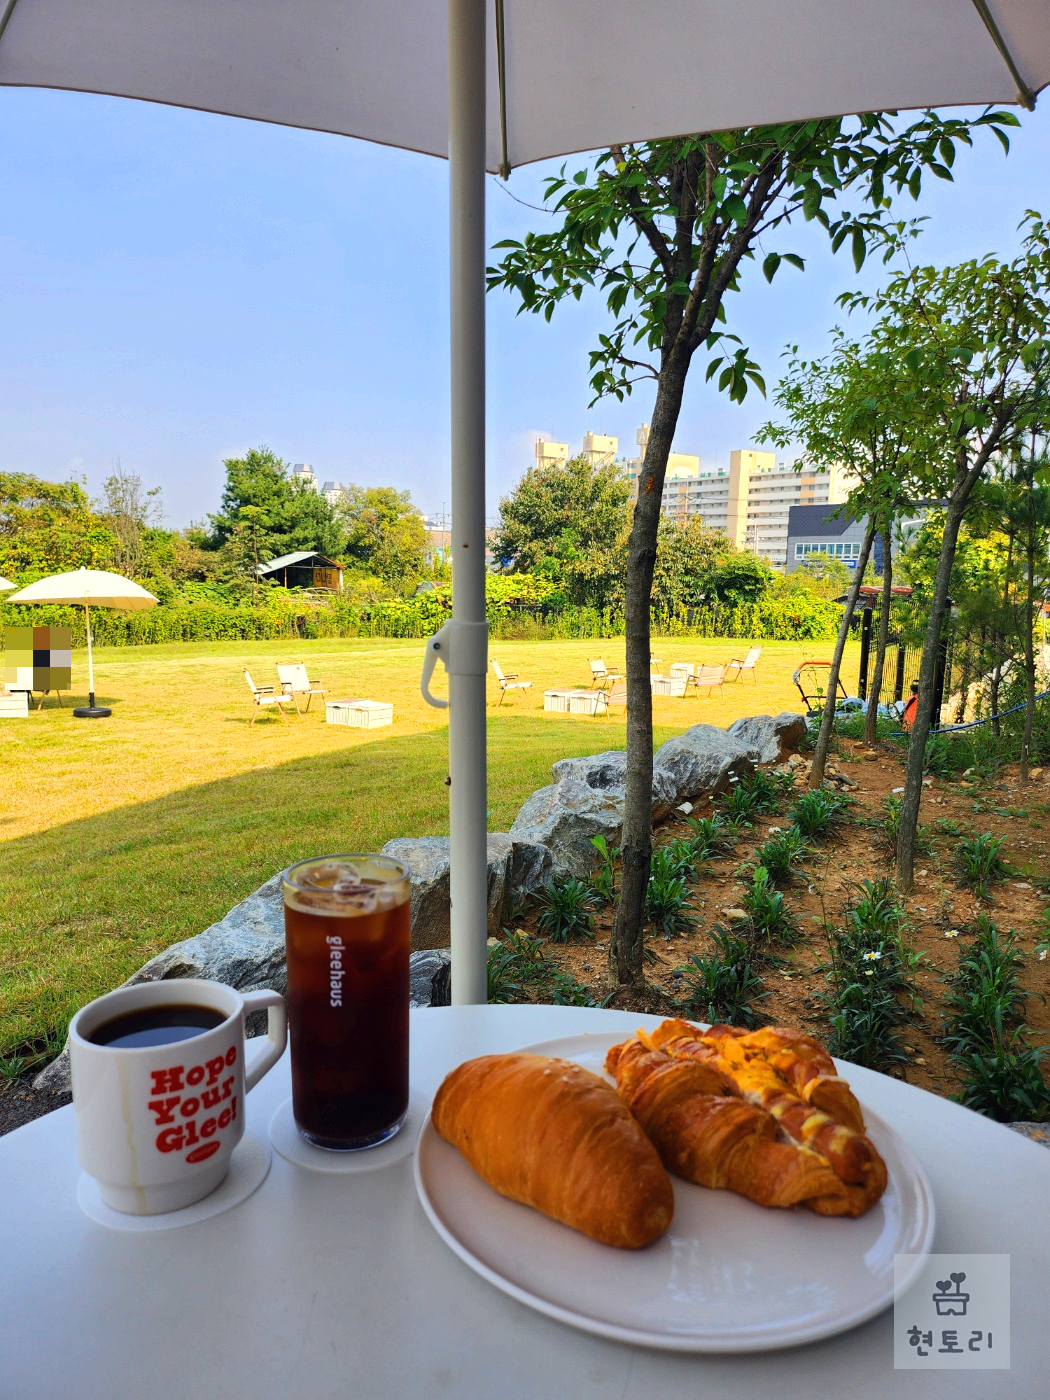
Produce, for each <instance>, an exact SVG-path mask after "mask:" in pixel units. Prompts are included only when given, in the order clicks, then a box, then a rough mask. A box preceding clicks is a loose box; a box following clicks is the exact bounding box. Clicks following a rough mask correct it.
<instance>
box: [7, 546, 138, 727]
mask: <svg viewBox="0 0 1050 1400" xmlns="http://www.w3.org/2000/svg"><path fill="white" fill-rule="evenodd" d="M7 601H8V602H9V603H74V604H76V605H77V607H82V608H83V609H84V620H85V622H86V624H87V653H88V696H89V699H88V703H87V704H86V705H81V706H79V707H78V708H77V709H75V710H74V711H73V713H74V714H75V715H76V717H77V718H78V719H106V718H108V716H109V715H111V714H112V713H113V711H112V710H110V709H107V708H106V706H105V705H96V704H95V663H94V661H93V659H92V656H91V609H92V608H121V609H123V610H124V611H125V612H140V611H141V610H142V609H143V608H153V607H156V605H157V600H156V598H154V596H153V594H152V593H147V592H146V590H145V589H144V588H141V587H140V586H139V585H138V584H137V583H133V582H132V580H131V579H129V578H125V577H124V576H123V574H111V573H107V572H106V570H105V569H74V570H73V571H72V572H71V573H68V574H52V575H51V577H50V578H40V579H37V581H36V583H30V584H27V585H26V587H25V588H22V589H19V591H18V592H17V593H12V594H11V596H10V598H8V600H7Z"/></svg>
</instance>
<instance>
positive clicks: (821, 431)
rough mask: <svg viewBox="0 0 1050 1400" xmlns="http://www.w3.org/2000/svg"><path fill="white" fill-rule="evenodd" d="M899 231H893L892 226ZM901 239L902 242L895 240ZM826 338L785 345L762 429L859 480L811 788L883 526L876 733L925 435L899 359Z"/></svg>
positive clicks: (821, 764) (920, 409)
mask: <svg viewBox="0 0 1050 1400" xmlns="http://www.w3.org/2000/svg"><path fill="white" fill-rule="evenodd" d="M903 232H904V230H903V229H899V230H898V234H903ZM897 246H900V245H899V243H893V244H891V247H897ZM832 342H833V348H832V351H831V353H830V354H829V355H827V356H826V357H824V358H823V359H819V360H804V359H800V358H799V356H798V353H797V350H795V349H794V348H793V349H792V350H791V351H790V352H789V355H790V358H789V364H788V372H787V374H786V375H785V376H784V378H783V379H782V380H781V381H780V384H779V385H778V386H777V389H776V393H775V395H774V400H775V402H776V404H777V405H778V407H779V408H780V409H781V410H782V411H783V413H784V415H785V417H784V421H783V422H782V423H768V424H766V426H765V427H764V428H763V429H762V430H761V433H760V436H761V437H763V438H765V439H766V440H768V441H771V442H773V443H774V444H776V445H777V446H778V447H786V446H788V445H789V444H790V443H791V442H799V443H801V445H802V448H803V461H804V463H805V465H807V466H809V467H811V468H813V467H816V468H817V469H818V470H821V469H822V470H825V471H827V470H830V469H831V468H832V467H845V468H846V469H847V470H848V471H849V473H850V475H851V476H852V477H853V479H854V480H855V481H856V482H857V485H856V486H855V487H854V489H853V490H852V491H851V492H850V495H849V500H848V504H847V505H845V506H841V507H839V510H840V511H842V512H846V513H848V514H850V515H852V516H854V517H855V518H858V519H860V518H863V519H864V521H865V528H864V536H863V539H862V541H861V546H860V555H859V557H858V559H857V564H856V567H855V568H854V570H853V571H852V576H851V578H850V579H849V581H848V584H847V587H846V603H845V607H844V609H843V614H842V620H841V622H840V624H839V629H838V635H837V636H836V638H835V647H834V650H833V652H832V658H831V670H830V672H829V673H828V682H827V698H826V700H825V703H824V710H823V713H822V714H821V719H820V729H819V731H818V734H817V740H816V743H815V745H814V750H813V765H812V769H811V772H810V786H811V787H820V786H821V784H822V783H823V781H824V768H825V765H826V763H827V758H828V750H829V748H830V745H831V738H832V732H833V727H834V719H835V701H836V695H837V693H838V688H839V685H838V681H839V672H840V670H841V667H842V657H843V654H844V652H845V648H846V640H847V638H848V637H849V629H850V624H851V622H852V621H853V615H854V612H855V611H856V607H857V599H858V598H859V596H860V588H861V584H862V583H863V580H864V574H865V570H866V568H867V565H868V560H869V557H870V555H871V551H872V548H873V546H874V543H875V536H876V535H877V534H880V533H881V535H882V537H883V541H884V554H883V569H884V572H883V598H882V603H883V606H882V612H881V616H880V621H879V635H878V639H877V644H876V656H875V667H874V671H873V675H872V678H871V688H870V691H869V694H868V716H867V724H866V733H867V735H868V737H869V739H870V740H871V741H874V738H875V735H876V725H877V720H878V706H879V695H880V693H881V689H882V676H883V670H884V668H885V659H886V647H887V642H888V639H889V631H888V628H889V605H890V600H891V598H892V592H891V589H892V578H893V576H892V558H891V553H890V549H889V547H888V545H889V541H890V540H891V538H892V530H893V522H894V520H895V518H897V516H898V514H899V512H900V511H901V509H902V508H903V506H904V505H905V504H906V503H907V501H908V497H909V491H910V490H911V484H912V480H913V476H914V473H915V471H916V460H915V459H916V454H919V453H921V451H922V450H923V448H924V447H925V446H928V442H929V435H928V433H927V432H926V431H925V429H926V420H925V408H924V402H923V395H922V393H921V391H920V386H918V385H916V384H913V383H912V382H910V380H909V378H908V376H907V374H906V372H903V371H902V367H901V366H900V364H899V362H898V360H897V359H896V358H895V357H894V356H892V355H888V354H886V353H885V352H884V351H881V350H878V349H875V348H871V347H868V346H866V345H864V344H861V343H858V342H856V341H851V340H849V339H847V337H846V336H845V334H844V333H843V331H842V330H841V329H840V328H839V327H836V328H835V329H834V331H833V332H832Z"/></svg>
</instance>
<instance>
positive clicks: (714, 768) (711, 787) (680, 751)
mask: <svg viewBox="0 0 1050 1400" xmlns="http://www.w3.org/2000/svg"><path fill="white" fill-rule="evenodd" d="M654 762H655V764H656V770H657V771H659V772H663V773H665V774H666V775H667V776H668V777H669V778H670V780H671V782H672V783H673V784H674V789H675V798H676V800H677V801H679V802H682V801H692V800H693V799H695V798H697V797H700V796H701V795H702V794H705V793H711V792H721V791H722V790H723V789H724V788H725V787H727V786H728V784H729V780H730V778H732V777H741V778H742V777H745V776H746V775H747V774H748V773H751V772H753V771H754V767H755V759H754V758H753V756H752V749H751V748H749V747H748V746H747V745H745V744H743V743H741V742H740V740H739V739H736V738H734V737H733V735H732V733H729V732H727V731H726V730H724V729H719V728H717V727H716V726H715V725H713V724H694V725H693V727H692V729H687V730H686V731H685V733H684V734H677V735H675V737H674V738H673V739H668V741H667V743H666V744H663V745H661V747H660V748H659V749H657V751H656V757H655V759H654Z"/></svg>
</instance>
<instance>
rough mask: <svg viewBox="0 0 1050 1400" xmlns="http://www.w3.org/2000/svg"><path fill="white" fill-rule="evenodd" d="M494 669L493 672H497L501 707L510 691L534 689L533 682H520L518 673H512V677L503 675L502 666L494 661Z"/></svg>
mask: <svg viewBox="0 0 1050 1400" xmlns="http://www.w3.org/2000/svg"><path fill="white" fill-rule="evenodd" d="M492 669H493V671H495V673H496V679H497V680H498V681H499V701H498V704H499V705H502V704H503V697H504V696H505V695H506V693H507V691H508V690H531V689H532V682H531V681H519V680H518V676H517V672H514V673H512V674H511V675H505V674H504V673H503V671H502V670H501V669H500V664H499V662H498V661H493V663H492Z"/></svg>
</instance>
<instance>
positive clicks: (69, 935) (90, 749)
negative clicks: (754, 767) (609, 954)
mask: <svg viewBox="0 0 1050 1400" xmlns="http://www.w3.org/2000/svg"><path fill="white" fill-rule="evenodd" d="M745 646H746V643H741V642H732V641H696V640H692V639H685V640H664V639H662V638H661V639H660V640H659V642H658V644H657V645H656V648H655V650H656V653H657V655H658V656H660V657H661V658H662V660H663V663H664V669H665V670H666V668H667V666H668V665H670V663H671V662H673V661H694V662H696V661H700V660H703V661H711V662H719V661H724V660H728V659H729V658H730V657H731V656H738V655H743V651H742V647H745ZM828 649H829V648H828V645H827V644H825V643H817V644H816V645H815V646H810V647H809V648H806V647H805V646H803V645H800V644H797V643H793V642H770V643H767V644H766V645H765V649H764V652H763V655H762V659H761V662H760V664H759V671H758V684H755V685H753V684H751V683H750V682H741V683H739V684H733V685H728V686H726V687H725V689H724V690H723V691H722V693H721V694H717V695H715V696H713V697H712V698H710V699H708V698H699V699H697V698H695V697H694V696H689V697H687V698H685V699H669V698H664V697H656V698H655V700H654V721H655V726H656V742H657V743H658V744H659V743H662V742H663V741H664V740H665V739H667V738H669V737H670V736H671V735H672V734H676V733H680V732H681V731H682V730H683V729H686V728H687V727H688V726H689V725H691V724H697V723H701V722H706V723H713V724H719V725H726V724H729V723H731V722H732V720H734V719H737V718H739V717H740V716H741V715H748V714H760V713H776V712H777V711H779V710H781V709H785V708H787V709H797V708H798V706H799V701H798V694H797V692H796V691H795V689H794V687H793V686H792V684H791V673H792V671H793V670H794V669H795V667H796V666H797V665H798V664H799V662H800V661H801V660H803V659H805V658H806V657H807V656H811V655H813V654H817V655H820V654H822V653H823V652H825V651H826V650H828ZM422 653H423V644H422V642H420V641H386V640H349V641H331V640H328V641H318V642H294V643H293V642H213V643H183V644H173V645H169V646H162V647H141V648H112V649H103V650H100V651H98V652H97V653H96V656H95V684H96V691H97V698H98V701H99V703H101V704H105V705H110V706H112V708H113V716H112V718H111V719H108V720H98V721H89V720H77V719H74V718H73V717H72V715H71V714H70V710H69V708H68V704H69V702H68V699H67V701H66V704H67V708H64V709H60V708H58V706H57V704H56V703H55V702H54V700H51V699H49V700H48V701H47V702H46V703H45V706H44V709H43V710H42V711H41V712H39V713H37V712H36V711H35V710H34V711H33V713H32V714H31V716H30V718H29V719H28V720H7V721H5V722H3V728H2V730H0V733H2V745H3V747H2V750H0V752H2V754H3V760H2V761H3V768H4V781H3V785H2V795H0V900H2V909H3V918H2V925H0V1057H10V1056H12V1055H16V1054H22V1053H25V1048H26V1047H31V1046H34V1045H40V1043H41V1042H42V1041H44V1040H51V1041H53V1040H54V1039H55V1037H56V1036H57V1037H61V1036H62V1035H64V1032H65V1025H66V1023H67V1021H68V1020H69V1017H70V1015H71V1014H72V1012H73V1011H74V1010H75V1009H76V1007H77V1006H78V1005H81V1004H83V1002H85V1001H87V1000H89V999H90V998H91V997H94V996H97V995H98V994H99V993H101V992H103V991H106V990H108V989H109V988H111V987H113V986H115V985H116V984H117V983H119V982H121V981H122V980H123V979H124V978H125V977H127V976H128V975H129V974H130V973H131V972H132V971H134V969H135V968H136V967H138V966H140V965H141V964H142V963H143V962H144V961H146V959H147V958H149V957H151V956H152V955H153V954H155V953H157V952H158V951H160V950H161V949H162V948H164V947H167V946H168V945H169V944H171V943H174V942H176V941H177V940H179V939H182V938H187V937H189V936H191V935H192V934H194V933H198V932H199V931H200V930H201V929H203V928H205V927H207V925H208V924H210V923H212V922H214V920H216V919H217V918H220V917H221V916H222V915H223V914H224V913H225V912H226V910H227V909H229V908H230V906H231V905H232V904H235V903H236V902H237V901H238V900H240V899H243V898H244V897H245V896H246V895H247V894H249V893H250V892H251V891H252V890H253V889H255V888H256V887H257V886H258V885H259V884H261V883H262V882H263V880H265V879H267V878H268V877H269V876H270V875H272V874H273V873H274V872H275V871H277V870H279V869H281V868H283V867H284V866H286V865H288V864H289V863H290V862H291V861H293V860H298V859H301V858H303V857H306V856H309V855H314V854H317V853H319V852H323V851H334V850H355V849H357V850H361V849H365V850H367V849H373V850H374V849H377V848H378V847H379V846H381V845H382V844H383V842H385V841H387V840H389V839H390V838H391V837H393V836H423V835H443V834H445V833H447V831H448V789H447V787H446V786H445V782H444V779H445V776H446V772H447V734H446V732H445V731H446V721H445V716H444V714H443V712H441V711H439V710H434V709H431V708H429V707H428V706H427V705H425V704H424V702H423V700H422V698H421V696H420V694H419V684H418V678H419V670H420V663H421V658H422ZM492 655H493V656H494V657H495V659H496V660H497V661H499V663H500V664H501V665H502V667H503V669H504V670H505V671H508V672H509V671H517V672H519V673H520V674H521V676H522V677H523V678H524V679H528V680H532V681H533V682H534V685H533V689H532V690H531V691H530V692H528V693H527V695H525V696H522V695H521V694H518V693H514V694H512V695H511V696H509V697H508V698H507V699H506V701H505V702H504V704H503V705H502V707H500V708H499V709H498V710H497V709H496V708H495V702H496V700H497V699H498V690H497V689H496V687H495V685H492V686H491V687H490V710H489V714H490V727H489V794H490V819H489V828H490V830H492V831H505V830H506V829H507V828H508V827H509V825H510V823H511V822H512V821H513V819H514V816H515V813H516V812H517V810H518V808H519V806H520V805H521V803H522V802H523V801H524V799H525V797H527V796H528V794H529V792H531V791H532V790H533V789H534V788H536V787H540V786H542V785H543V784H544V783H546V782H549V781H550V765H551V763H552V762H554V761H555V760H556V759H558V758H564V757H568V756H571V755H582V754H588V753H596V752H600V751H602V750H603V749H607V748H622V747H623V744H624V720H623V714H622V711H621V710H619V709H617V711H616V712H615V714H614V716H613V717H611V718H599V719H592V718H589V717H585V716H571V717H570V716H563V715H554V714H545V713H544V712H543V708H542V706H543V691H544V689H545V688H550V687H552V686H567V685H584V684H586V683H587V678H588V676H589V671H588V668H587V660H588V657H590V656H594V655H602V656H604V658H605V660H606V661H607V662H608V663H609V664H610V665H612V664H614V663H617V662H618V663H620V664H621V665H622V662H623V641H622V639H620V640H619V641H615V640H614V641H611V642H602V643H590V642H497V643H494V644H493V646H492ZM300 660H305V661H306V662H307V665H308V668H309V671H310V674H311V676H317V677H318V678H319V679H320V680H321V681H322V682H323V683H324V685H325V686H326V688H327V689H328V692H329V698H330V699H337V698H342V697H343V696H363V697H366V698H368V699H373V700H389V701H392V702H393V705H394V725H393V727H392V728H387V729H379V730H372V731H363V730H355V729H348V728H344V727H343V726H338V725H327V724H325V723H324V708H323V706H322V705H320V704H319V703H318V701H316V700H315V701H314V702H313V703H312V706H311V709H310V712H309V713H308V714H306V715H304V716H303V718H302V719H297V718H296V717H295V715H294V713H293V715H292V717H291V719H290V720H289V722H288V723H287V724H283V723H282V722H281V720H280V719H279V718H277V717H276V715H262V716H260V718H259V719H258V720H257V721H256V723H255V725H254V726H253V727H251V728H249V721H250V719H251V715H252V705H251V697H250V695H249V692H248V688H247V686H246V684H245V682H244V678H243V676H242V674H241V672H242V669H243V668H244V667H248V668H249V669H250V670H251V671H252V673H253V676H254V679H255V680H256V682H257V683H258V684H271V683H275V682H276V671H275V670H274V667H275V664H276V663H277V662H278V661H282V662H283V661H300ZM73 665H74V678H75V679H77V680H78V681H79V683H80V684H81V685H82V684H83V679H84V676H85V674H86V664H85V658H84V656H83V655H82V654H79V653H74V657H73ZM852 665H853V668H854V669H855V662H852ZM439 669H440V668H439ZM440 684H441V680H440V679H439V681H438V686H440ZM847 688H850V686H849V683H848V682H847ZM75 698H76V701H77V703H83V702H82V700H81V698H80V697H79V696H77V697H75Z"/></svg>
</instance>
